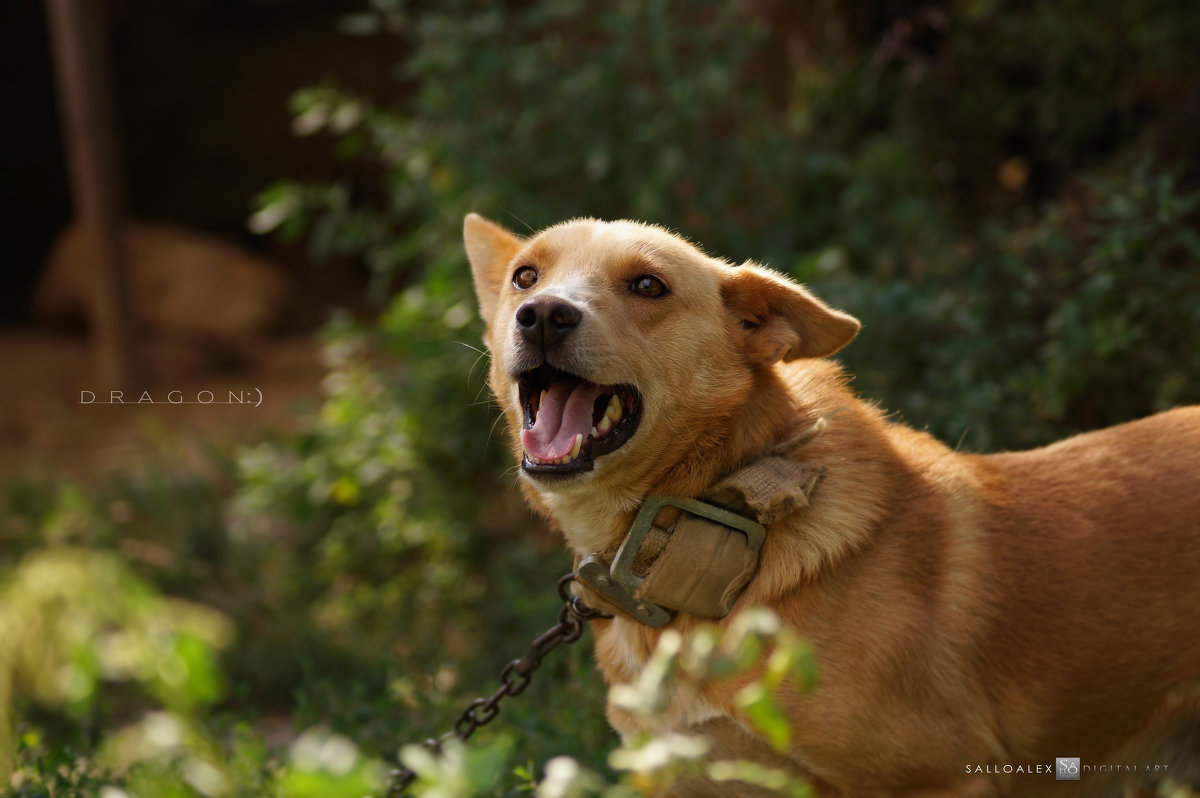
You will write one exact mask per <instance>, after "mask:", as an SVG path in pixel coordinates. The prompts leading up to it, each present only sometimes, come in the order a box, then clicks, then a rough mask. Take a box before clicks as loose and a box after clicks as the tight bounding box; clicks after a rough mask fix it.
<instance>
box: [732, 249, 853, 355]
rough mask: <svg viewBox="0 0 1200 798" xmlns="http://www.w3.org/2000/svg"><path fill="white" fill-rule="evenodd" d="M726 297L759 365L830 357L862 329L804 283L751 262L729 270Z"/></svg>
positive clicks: (743, 339) (743, 340) (746, 348)
mask: <svg viewBox="0 0 1200 798" xmlns="http://www.w3.org/2000/svg"><path fill="white" fill-rule="evenodd" d="M721 296H722V299H724V301H725V306H726V308H728V310H729V311H730V313H732V314H733V317H734V318H735V319H736V320H737V322H738V326H739V327H740V334H741V344H742V351H743V352H744V353H745V356H746V362H747V363H749V364H751V365H753V366H759V365H769V364H771V363H777V362H779V361H780V360H795V359H796V358H799V357H827V356H828V355H832V354H833V353H834V352H836V351H838V350H839V349H841V348H842V347H843V346H845V345H846V344H848V343H850V340H851V339H852V338H854V336H855V335H857V334H858V330H859V327H860V326H861V325H860V324H859V323H858V320H857V319H855V318H854V317H853V316H850V315H847V314H845V313H842V312H841V311H840V310H834V309H833V308H831V307H829V306H828V305H826V304H825V303H824V302H822V301H821V300H819V299H817V298H816V297H815V296H813V295H812V294H810V293H809V292H808V289H807V288H805V287H804V286H802V285H800V284H799V283H795V282H792V281H791V280H789V279H788V278H787V277H785V276H784V275H782V274H780V273H779V272H775V271H772V270H770V269H765V268H763V267H761V266H758V265H755V264H753V263H749V262H747V263H744V264H742V265H741V266H738V267H736V268H734V269H731V270H730V271H729V274H728V276H727V277H726V279H725V282H724V284H723V285H722V286H721Z"/></svg>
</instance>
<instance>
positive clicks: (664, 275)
mask: <svg viewBox="0 0 1200 798" xmlns="http://www.w3.org/2000/svg"><path fill="white" fill-rule="evenodd" d="M464 238H465V241H466V248H467V254H468V257H469V258H470V261H471V268H472V271H473V273H474V277H475V289H476V292H477V294H478V296H479V305H480V309H481V313H482V316H483V319H484V321H485V322H486V324H487V333H486V336H485V341H486V343H487V346H488V349H489V350H490V351H491V356H492V363H491V372H490V382H491V386H492V389H493V391H494V392H495V395H496V397H497V398H498V400H499V402H500V405H501V407H502V408H503V410H504V412H505V416H506V417H507V419H508V422H509V425H510V427H511V429H512V430H513V432H514V440H515V445H516V446H517V447H519V448H518V456H519V457H520V458H521V471H522V474H523V476H524V478H525V479H526V480H528V481H529V482H530V483H531V485H532V486H533V487H534V488H535V489H536V490H537V491H539V492H544V493H555V492H558V491H566V490H572V489H573V488H576V487H580V486H593V485H595V484H596V483H597V480H608V481H609V482H610V483H611V482H612V480H613V478H614V475H618V474H635V475H636V474H645V473H648V472H649V470H650V469H651V468H652V467H653V466H654V465H656V464H657V465H663V464H667V465H669V464H671V463H678V462H681V461H682V460H683V459H684V458H685V456H686V453H687V452H688V451H689V450H692V449H694V448H695V446H696V445H697V443H698V442H699V441H701V440H704V439H711V438H714V437H719V435H720V434H721V430H722V429H724V428H725V427H726V426H727V424H728V422H729V420H730V418H731V416H732V415H733V414H735V413H737V412H740V410H741V409H742V408H743V407H745V406H746V404H747V401H748V398H749V395H750V393H751V389H752V387H753V386H754V385H755V379H754V378H755V374H756V372H759V371H761V370H763V369H770V368H772V367H773V364H775V363H777V362H779V361H787V360H794V359H796V358H812V357H823V356H825V355H830V354H832V353H834V352H836V351H837V350H839V349H841V348H842V347H843V346H845V345H846V344H847V343H848V342H849V341H850V339H851V338H853V337H854V335H855V334H856V333H857V332H858V329H859V324H858V322H857V321H855V320H854V319H853V318H851V317H850V316H847V315H845V314H843V313H840V312H838V311H836V310H833V309H831V308H829V307H828V306H826V305H825V304H823V303H822V302H821V301H819V300H818V299H816V298H815V297H814V296H812V295H811V294H810V293H809V292H808V291H806V290H805V289H804V288H802V287H801V286H799V285H797V284H795V283H793V282H791V281H789V280H787V279H786V278H785V277H783V276H782V275H780V274H777V273H775V272H772V271H769V270H767V269H763V268H761V267H758V266H754V265H751V264H746V265H742V266H738V267H733V266H731V265H729V264H728V263H725V262H723V261H720V260H716V259H713V258H710V257H708V256H706V255H705V254H704V253H702V252H701V251H700V250H699V249H697V248H696V247H694V246H692V245H691V244H689V243H688V242H686V241H684V240H683V239H682V238H680V237H678V236H675V235H672V234H670V233H668V232H667V231H665V230H663V229H661V228H658V227H653V226H650V225H644V224H639V223H636V222H627V221H622V222H600V221H595V220H590V219H583V220H576V221H571V222H566V223H564V224H560V225H557V226H555V227H551V228H548V229H546V230H544V231H542V232H541V233H539V234H537V235H535V236H533V237H531V238H528V239H525V238H520V237H518V236H515V235H513V234H512V233H510V232H508V231H507V230H505V229H503V228H502V227H500V226H498V225H496V224H494V223H492V222H489V221H487V220H486V219H483V218H482V217H480V216H477V215H475V214H471V215H469V216H467V218H466V221H465V224H464ZM622 482H623V483H624V484H629V480H628V479H625V480H622Z"/></svg>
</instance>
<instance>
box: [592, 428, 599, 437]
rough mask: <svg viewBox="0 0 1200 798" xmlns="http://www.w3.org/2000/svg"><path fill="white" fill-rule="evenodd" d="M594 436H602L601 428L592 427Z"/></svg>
mask: <svg viewBox="0 0 1200 798" xmlns="http://www.w3.org/2000/svg"><path fill="white" fill-rule="evenodd" d="M592 437H593V438H599V437H600V430H598V429H596V428H595V427H592Z"/></svg>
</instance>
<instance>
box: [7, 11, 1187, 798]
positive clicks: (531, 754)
mask: <svg viewBox="0 0 1200 798" xmlns="http://www.w3.org/2000/svg"><path fill="white" fill-rule="evenodd" d="M72 31H74V32H75V33H77V34H78V36H76V37H75V38H72V36H71V35H70V34H71V32H72ZM1197 41H1200V6H1197V5H1196V4H1195V3H1191V2H1188V1H1187V0H1113V2H1110V3H1106V4H1104V6H1103V8H1102V9H1101V8H1098V7H1097V5H1096V4H1095V3H1091V2H1086V0H1062V1H1061V2H1056V3H1038V2H1000V1H999V0H940V1H935V2H916V1H912V2H910V1H909V0H855V1H853V2H842V3H837V2H811V3H793V2H786V0H736V1H735V2H726V3H713V2H700V1H699V0H676V1H675V2H666V1H665V0H657V1H655V0H646V1H645V2H624V1H622V0H616V1H615V2H611V3H606V4H603V5H600V4H588V3H583V2H576V1H575V0H522V1H521V2H515V1H514V0H508V2H497V3H490V4H484V3H476V2H466V1H465V0H450V1H447V2H437V3H434V2H418V1H417V0H413V1H412V2H403V1H402V0H174V1H173V2H170V3H164V2H157V1H156V0H45V1H44V2H35V0H21V2H16V3H8V4H6V5H5V6H4V8H3V9H2V10H0V66H2V67H3V68H0V87H2V91H0V96H3V97H4V98H5V101H6V103H7V108H8V111H7V113H5V114H4V117H3V124H0V253H2V255H0V257H2V258H3V263H4V268H3V269H0V364H2V366H3V368H2V369H0V580H2V581H0V585H2V587H0V639H3V640H5V642H6V646H5V648H6V650H5V651H4V652H0V784H3V783H5V782H4V781H3V779H4V778H7V779H8V783H10V784H11V785H12V788H13V789H14V790H17V791H18V793H19V794H22V795H63V794H76V793H83V794H94V793H96V792H97V791H99V790H100V789H101V788H102V787H103V786H104V785H108V787H107V789H110V790H122V791H127V792H128V794H131V795H143V794H146V795H151V794H172V795H175V794H180V795H187V794H202V795H233V794H238V795H240V794H247V795H250V794H263V793H284V794H295V795H301V794H312V795H334V794H341V793H340V792H338V791H339V790H342V791H345V794H347V795H361V794H363V792H364V791H370V790H371V789H374V788H375V787H377V786H378V784H379V782H380V779H381V778H382V777H381V775H380V774H381V773H382V768H383V767H384V766H383V765H382V764H381V763H384V762H387V761H390V760H392V759H394V756H395V752H396V749H397V746H398V745H399V744H400V743H402V742H405V741H409V740H419V739H424V738H425V737H428V736H430V735H431V734H433V733H435V732H436V731H438V730H441V729H444V728H445V726H446V724H447V723H448V722H449V721H450V720H451V719H452V718H453V716H454V715H455V714H457V713H456V709H457V707H458V706H459V705H460V704H461V702H462V701H463V700H464V699H465V698H470V697H473V696H475V695H480V694H489V693H490V692H492V689H493V683H494V682H493V679H494V676H493V675H492V674H493V673H494V672H495V671H497V670H498V669H499V667H500V666H501V665H502V664H503V662H504V661H506V660H507V659H508V658H510V657H513V656H518V655H519V654H520V653H522V652H523V649H524V647H525V645H526V641H527V640H528V639H529V638H530V637H531V636H532V635H533V634H536V633H537V632H540V631H541V630H542V629H543V628H545V626H547V625H549V624H550V623H552V621H553V618H554V613H555V606H556V599H555V596H554V592H553V583H554V580H555V578H556V577H557V576H558V575H559V574H560V573H562V572H564V571H565V570H567V569H568V568H569V566H570V562H569V561H568V559H567V558H566V557H565V555H564V554H563V553H562V552H561V551H560V547H559V545H558V544H557V542H556V541H555V540H554V538H553V537H552V536H551V535H549V533H548V532H546V530H545V529H544V528H543V527H542V525H541V524H540V523H539V522H538V521H537V520H535V519H533V518H532V517H531V516H530V514H529V513H528V511H526V510H525V509H524V507H523V506H522V505H521V503H520V501H519V500H518V499H517V498H516V496H515V491H514V490H513V475H512V473H511V471H509V470H508V469H509V464H508V463H507V462H506V461H505V457H504V455H503V453H502V452H500V450H499V449H500V447H499V446H498V445H497V441H496V438H497V435H496V434H494V433H493V432H492V425H493V422H494V420H495V415H496V414H495V412H494V411H493V409H492V408H491V406H490V404H489V401H488V394H487V388H486V385H485V381H484V377H485V372H486V368H485V366H484V363H483V356H482V353H481V352H480V351H479V346H480V344H479V341H480V334H481V325H480V322H479V320H478V319H477V317H476V314H475V308H474V300H473V297H472V295H471V289H470V281H469V272H468V268H467V265H466V261H465V258H464V255H463V252H462V247H461V243H460V240H459V236H460V229H461V219H462V216H463V214H464V213H466V212H467V211H471V210H475V211H479V212H481V213H483V214H485V215H486V216H489V217H490V218H492V219H494V220H496V221H498V222H500V223H502V224H505V225H507V226H508V227H509V228H510V229H512V230H514V231H516V232H518V233H526V232H530V231H532V230H536V229H539V228H541V227H543V226H545V225H548V224H551V223H554V222H557V221H561V220H562V219H564V218H568V217H571V216H576V215H591V216H598V217H602V218H621V217H632V218H637V219H641V220H645V221H650V222H656V223H659V224H663V225H666V226H668V227H670V228H672V229H675V230H677V231H679V232H681V233H682V234H684V235H686V236H688V237H689V238H691V239H692V240H694V241H696V242H697V243H699V244H701V245H702V246H704V247H705V249H706V250H707V251H709V252H710V253H713V254H716V255H720V256H723V257H726V258H728V259H730V260H734V261H741V260H744V259H748V258H749V259H754V260H757V261H760V262H764V263H767V264H768V265H771V266H773V267H774V268H777V269H780V270H782V271H786V272H789V273H791V274H792V275H794V276H795V277H797V278H798V279H800V280H802V281H804V282H805V283H807V284H809V285H810V287H812V288H813V290H814V291H816V292H817V293H818V294H819V295H821V296H822V297H824V298H826V299H827V300H829V301H830V302H831V303H833V304H834V305H836V306H839V307H842V308H844V309H846V310H847V311H849V312H851V313H852V314H854V315H855V316H857V317H859V318H860V319H861V320H862V321H863V322H864V329H863V332H862V334H861V335H860V337H859V338H858V339H857V340H856V341H855V342H854V344H853V345H852V346H851V347H850V348H848V349H847V350H846V351H845V352H844V353H843V355H842V356H841V357H842V359H843V361H844V362H845V363H846V365H847V366H848V367H849V368H850V370H851V371H852V372H853V373H854V374H855V375H856V377H855V386H856V387H857V388H858V389H859V390H860V391H861V392H862V393H863V394H865V395H866V396H868V397H870V398H872V399H875V400H877V401H879V402H881V403H882V404H883V406H885V407H886V408H888V409H889V410H891V411H893V412H894V413H895V415H896V416H897V417H898V418H900V419H902V420H904V421H905V422H907V423H910V424H913V425H915V426H917V427H921V428H926V429H929V430H930V431H931V432H933V433H934V434H935V435H937V436H938V437H940V438H941V439H942V440H944V441H946V442H947V443H948V444H950V445H952V446H957V447H959V448H961V449H963V450H969V451H994V450H999V449H1004V448H1019V447H1028V446H1035V445H1039V444H1042V443H1046V442H1049V441H1051V440H1054V439H1056V438H1058V437H1061V436H1064V435H1067V434H1071V433H1074V432H1077V431H1081V430H1086V429H1093V428H1097V427H1101V426H1106V425H1109V424H1113V423H1117V422H1120V421H1124V420H1128V419H1131V418H1135V417H1138V416H1142V415H1146V414H1149V413H1152V412H1155V411H1157V410H1162V409H1166V408H1169V407H1172V406H1175V405H1178V404H1186V403H1189V402H1197V401H1200V347H1198V346H1197V345H1196V344H1197V343H1200V334H1198V332H1197V331H1198V330H1200V301H1197V300H1198V298H1200V236H1198V234H1197V219H1198V218H1200V146H1198V141H1200V139H1198V137H1197V131H1198V130H1200V50H1198V49H1197V47H1196V46H1195V43H1196V42H1197ZM72 58H73V60H72ZM56 64H58V67H57V69H56ZM72 64H74V67H72ZM72 69H74V71H73V72H72ZM70 75H75V78H74V81H72V79H71V78H70V77H69V76H70ZM80 114H82V116H80ZM73 120H75V121H73ZM80 120H82V121H80ZM89 165H90V166H89ZM96 286H99V287H100V288H101V289H102V290H100V291H99V292H96V291H95V290H94V289H95V287H96ZM114 390H119V391H121V392H122V394H121V397H122V399H123V400H124V404H121V403H111V399H112V395H111V391H114ZM205 392H211V394H206V393H205ZM89 395H91V396H94V397H95V398H94V399H89ZM208 396H212V397H213V398H214V399H215V400H216V401H215V402H214V403H213V404H208V403H206V397H208ZM234 396H236V397H237V399H234V398H233V397H234ZM139 398H142V399H147V398H148V400H149V401H142V402H141V403H138V402H137V400H138V399H139ZM106 400H109V401H110V403H108V404H105V401H106ZM176 400H179V401H180V402H181V403H179V404H176V403H175V401H176ZM222 402H223V403H222ZM547 671H548V673H547V675H546V676H544V677H542V679H539V684H538V685H536V686H535V687H534V688H531V691H530V692H531V694H532V695H533V696H534V698H533V699H532V700H526V701H520V702H518V703H519V704H522V705H517V704H514V706H513V708H512V709H511V710H508V709H506V710H505V713H506V714H505V720H506V721H507V722H506V723H505V726H506V727H507V729H508V732H507V733H506V732H503V731H501V732H492V731H491V729H490V728H489V730H488V731H487V732H484V733H481V735H480V736H481V737H482V738H483V740H482V745H483V746H484V749H485V750H486V751H488V752H490V754H489V755H491V754H494V756H492V758H491V759H487V760H486V761H482V760H481V761H477V762H475V764H474V765H472V767H473V768H475V769H476V770H475V771H472V772H476V771H478V772H487V773H489V774H491V775H489V776H488V778H491V777H492V776H495V778H496V779H497V780H498V781H496V782H495V783H493V782H491V781H488V780H487V779H484V778H483V777H479V778H480V779H481V780H482V781H481V782H480V783H485V782H486V784H485V786H484V787H479V786H478V785H475V786H472V785H474V782H472V783H471V784H469V785H467V786H465V787H461V790H460V793H458V794H463V795H467V794H489V795H492V794H495V795H508V794H516V792H518V791H520V790H522V789H527V788H528V787H529V785H530V784H531V783H532V782H534V781H536V780H538V779H540V777H541V763H542V762H544V761H545V760H546V759H548V758H549V757H551V756H554V755H558V754H566V755H570V756H573V757H576V758H577V759H578V760H579V761H580V762H582V763H583V764H584V765H586V766H588V767H590V768H594V769H597V770H600V771H604V769H605V768H606V763H605V754H606V752H607V751H608V750H610V749H611V748H613V747H614V746H615V745H616V740H615V738H614V737H613V736H612V735H611V733H610V732H609V731H608V729H607V726H606V724H605V722H604V720H603V717H602V705H603V699H602V695H601V691H600V689H599V679H598V677H596V676H595V674H593V673H592V672H591V665H590V659H589V657H588V656H587V654H586V652H570V653H568V654H566V655H564V656H562V657H560V658H557V660H556V662H555V663H554V664H552V665H548V666H547ZM314 729H315V730H316V731H311V730H314ZM304 730H310V731H307V732H306V731H304ZM489 735H490V736H489ZM349 740H353V743H350V742H349ZM331 751H332V752H333V753H330V752H331ZM505 752H507V753H505ZM339 757H340V758H339ZM522 762H523V763H525V764H518V763H522ZM489 768H490V770H489ZM447 778H448V777H447ZM497 785H498V786H497ZM306 790H307V791H308V792H306ZM117 794H118V793H112V797H111V798H115V796H116V795H117ZM107 795H108V793H106V796H107Z"/></svg>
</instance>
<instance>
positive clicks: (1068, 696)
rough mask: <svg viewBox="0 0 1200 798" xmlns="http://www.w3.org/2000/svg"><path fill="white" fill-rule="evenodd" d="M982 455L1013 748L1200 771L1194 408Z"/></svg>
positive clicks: (998, 654) (991, 659)
mask: <svg viewBox="0 0 1200 798" xmlns="http://www.w3.org/2000/svg"><path fill="white" fill-rule="evenodd" d="M978 463H979V474H980V475H981V477H982V482H983V487H984V491H983V495H984V501H985V503H986V507H987V509H986V513H987V517H988V520H987V524H986V527H987V530H988V531H987V540H986V545H987V547H988V549H989V556H990V557H991V558H993V562H994V563H995V566H994V567H993V568H992V569H990V575H991V580H992V584H990V585H989V586H988V588H989V592H990V594H991V596H992V599H991V600H992V602H994V606H995V607H996V608H997V610H998V611H997V612H996V613H995V614H994V616H993V621H992V623H993V627H992V631H993V634H992V636H991V641H992V644H991V646H990V650H989V651H988V652H987V658H988V665H987V666H986V667H987V669H988V673H989V674H990V677H991V678H990V680H989V682H990V687H991V688H992V689H993V690H995V691H996V692H997V695H1000V696H1004V697H1005V699H1006V700H1001V701H998V702H997V705H998V707H999V710H1000V714H999V717H998V721H999V723H1000V725H1001V726H1002V727H1003V729H1004V732H1003V733H1002V736H1003V737H1004V738H1006V739H1007V740H1009V741H1010V742H1012V743H1017V744H1018V745H1019V747H1015V748H1014V750H1012V752H1011V753H1012V755H1013V756H1014V757H1016V758H1018V759H1019V758H1022V757H1026V756H1031V757H1032V756H1046V755H1051V756H1080V757H1081V758H1082V759H1083V761H1084V762H1085V763H1088V762H1090V763H1092V764H1095V765H1100V764H1105V765H1117V764H1120V765H1122V766H1133V767H1136V769H1137V770H1138V771H1139V772H1140V771H1141V770H1143V769H1144V768H1146V767H1147V766H1150V767H1151V768H1152V767H1153V766H1155V765H1159V766H1162V771H1161V773H1166V774H1168V775H1173V776H1176V777H1182V778H1184V779H1191V780H1200V639H1198V638H1197V636H1196V635H1195V634H1189V633H1187V631H1186V630H1192V631H1193V632H1194V630H1196V629H1200V407H1190V408H1182V409H1178V410H1174V411H1170V412H1167V413H1161V414H1159V415H1156V416H1153V417H1150V418H1146V419H1142V420H1140V421H1135V422H1131V423H1128V424H1124V425H1121V426H1118V427H1114V428H1111V429H1107V430H1102V431H1098V432H1091V433H1087V434H1084V435H1079V436H1076V437H1074V438H1070V439H1068V440H1065V441H1062V442H1060V443H1057V444H1054V445H1052V446H1048V447H1045V448H1042V449H1037V450H1034V451H1029V452H1020V453H1012V454H1000V455H992V456H987V457H982V458H978ZM1131 674H1136V675H1137V679H1136V680H1131V678H1130V676H1131ZM1131 728H1142V729H1144V732H1143V733H1142V734H1140V735H1138V736H1137V737H1136V738H1135V739H1134V740H1133V741H1130V740H1129V739H1128V731H1129V730H1130V729H1131ZM1051 730H1052V731H1051ZM1150 775H1153V773H1151V774H1150ZM1091 781H1092V783H1093V784H1094V785H1095V786H1097V787H1099V786H1100V783H1101V781H1102V780H1101V779H1100V778H1099V777H1093V778H1092V779H1091Z"/></svg>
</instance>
